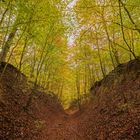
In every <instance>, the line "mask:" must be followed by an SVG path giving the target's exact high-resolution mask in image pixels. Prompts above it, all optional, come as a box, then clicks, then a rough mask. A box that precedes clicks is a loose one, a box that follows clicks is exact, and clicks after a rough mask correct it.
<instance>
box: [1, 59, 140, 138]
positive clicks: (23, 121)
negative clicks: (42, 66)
mask: <svg viewBox="0 0 140 140" xmlns="http://www.w3.org/2000/svg"><path fill="white" fill-rule="evenodd" d="M5 66H7V68H6V69H5V70H4V67H5ZM3 70H4V73H3ZM0 75H1V76H0V80H1V82H0V140H140V61H139V60H132V61H130V62H128V63H125V64H120V65H119V66H118V67H117V68H115V69H114V70H113V71H112V72H110V73H109V74H108V75H107V76H106V77H105V78H104V79H103V80H101V81H99V82H96V83H95V84H94V85H93V87H92V88H91V94H92V95H93V97H92V99H91V101H89V102H88V103H87V104H86V105H84V106H83V107H82V110H81V111H73V110H67V113H66V112H65V111H64V109H63V107H62V106H61V104H60V102H59V101H58V99H57V97H56V96H54V95H52V94H50V93H49V92H47V94H46V93H44V92H42V91H39V90H37V89H32V88H31V86H30V85H29V84H28V81H27V79H26V76H25V75H24V74H22V73H21V72H20V71H18V70H17V69H16V68H15V67H13V66H12V65H10V64H6V63H1V64H0Z"/></svg>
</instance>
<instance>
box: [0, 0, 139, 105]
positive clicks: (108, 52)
mask: <svg viewBox="0 0 140 140" xmlns="http://www.w3.org/2000/svg"><path fill="white" fill-rule="evenodd" d="M0 13H1V14H0V61H6V62H8V63H11V64H13V65H14V66H16V67H17V68H19V70H21V71H22V72H23V73H25V74H26V75H27V77H28V79H29V81H31V82H33V83H34V84H33V85H34V86H37V85H39V86H40V87H43V88H44V89H47V90H49V91H51V92H53V93H54V94H56V95H57V96H58V98H60V100H61V101H62V103H63V104H64V106H65V107H67V106H68V105H69V104H71V105H73V104H77V105H80V104H81V103H84V101H85V100H88V99H89V97H90V96H91V95H89V90H90V87H91V86H92V85H93V84H94V83H95V81H97V80H100V79H102V78H103V77H105V76H106V75H107V74H108V73H109V72H110V71H111V70H112V69H113V68H115V67H116V66H118V65H119V64H121V63H123V62H126V61H128V60H131V59H134V58H135V59H136V58H137V57H139V55H140V16H139V15H140V1H139V0H133V1H132V0H24V1H23V0H1V1H0Z"/></svg>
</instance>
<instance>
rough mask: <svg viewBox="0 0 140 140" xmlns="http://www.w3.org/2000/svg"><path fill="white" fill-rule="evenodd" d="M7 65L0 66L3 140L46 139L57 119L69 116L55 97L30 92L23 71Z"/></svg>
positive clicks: (32, 90) (1, 139)
mask: <svg viewBox="0 0 140 140" xmlns="http://www.w3.org/2000/svg"><path fill="white" fill-rule="evenodd" d="M6 65H7V64H6V63H1V64H0V75H2V77H1V79H0V80H1V81H0V140H17V139H18V140H22V139H23V140H26V139H27V140H41V139H45V138H44V137H46V136H45V135H46V134H45V133H46V131H47V130H48V128H49V127H50V126H51V123H52V122H54V120H56V117H57V118H58V119H59V118H61V119H62V118H63V117H65V116H66V115H65V113H64V110H63V108H62V106H61V105H60V103H59V102H58V100H57V98H56V97H55V96H52V95H49V94H45V93H41V92H39V91H38V90H34V89H31V88H30V86H29V85H28V83H27V79H26V77H25V76H24V75H23V74H22V73H20V71H18V70H17V69H16V68H15V67H13V66H12V65H10V64H8V65H7V66H6ZM5 66H6V69H5V71H4V73H3V70H4V68H5Z"/></svg>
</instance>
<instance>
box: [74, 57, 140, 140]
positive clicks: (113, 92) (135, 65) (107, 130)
mask: <svg viewBox="0 0 140 140" xmlns="http://www.w3.org/2000/svg"><path fill="white" fill-rule="evenodd" d="M91 93H92V94H93V99H92V101H91V102H90V104H89V105H88V106H87V107H85V109H84V111H83V112H82V114H81V115H80V116H78V117H77V118H76V119H77V121H78V128H79V130H78V131H79V133H81V134H82V135H83V137H84V139H85V140H96V139H99V140H106V139H109V140H124V139H125V140H139V139H140V61H138V60H133V61H130V62H129V63H125V64H121V65H119V66H118V67H117V68H116V69H115V70H113V71H112V72H111V73H109V75H107V76H106V78H104V79H103V80H101V81H99V82H96V83H95V85H94V86H93V87H92V88H91Z"/></svg>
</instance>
